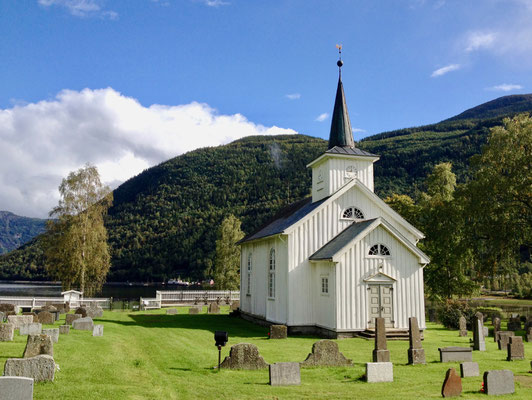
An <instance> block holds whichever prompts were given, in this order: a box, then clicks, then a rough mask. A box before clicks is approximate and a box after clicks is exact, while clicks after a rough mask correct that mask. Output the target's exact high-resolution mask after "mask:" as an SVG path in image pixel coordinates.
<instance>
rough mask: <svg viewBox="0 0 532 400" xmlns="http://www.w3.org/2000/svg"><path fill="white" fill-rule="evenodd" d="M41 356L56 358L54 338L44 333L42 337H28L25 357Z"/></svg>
mask: <svg viewBox="0 0 532 400" xmlns="http://www.w3.org/2000/svg"><path fill="white" fill-rule="evenodd" d="M41 354H46V355H49V356H52V357H53V356H54V344H53V343H52V338H51V337H50V336H48V335H45V334H42V333H41V334H40V335H28V341H27V342H26V348H25V349H24V355H23V357H24V358H30V357H35V356H38V355H41Z"/></svg>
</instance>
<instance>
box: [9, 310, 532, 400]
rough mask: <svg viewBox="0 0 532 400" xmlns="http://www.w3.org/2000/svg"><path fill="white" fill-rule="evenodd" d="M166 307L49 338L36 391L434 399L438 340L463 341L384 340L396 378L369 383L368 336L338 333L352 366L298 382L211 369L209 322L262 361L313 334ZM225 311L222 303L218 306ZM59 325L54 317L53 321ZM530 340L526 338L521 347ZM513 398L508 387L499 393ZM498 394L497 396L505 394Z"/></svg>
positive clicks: (468, 393) (300, 351) (472, 390)
mask: <svg viewBox="0 0 532 400" xmlns="http://www.w3.org/2000/svg"><path fill="white" fill-rule="evenodd" d="M185 311H186V309H180V310H179V313H180V315H175V316H173V315H168V316H167V315H165V314H164V311H151V312H136V313H129V314H128V313H124V312H105V314H104V318H102V320H101V321H99V322H101V323H103V324H104V326H105V329H104V336H103V337H95V338H93V337H91V335H90V333H89V332H86V331H71V333H70V335H68V336H61V337H60V340H59V343H57V344H56V345H55V349H54V353H55V360H56V362H57V363H58V364H59V366H60V368H61V369H60V371H59V372H57V373H56V379H55V382H54V383H39V384H36V386H35V394H34V398H35V399H36V400H38V399H74V398H78V399H81V398H82V399H98V400H102V399H113V400H118V399H177V398H181V399H182V398H187V399H188V398H191V399H193V398H204V399H220V398H238V399H257V398H260V399H262V398H270V399H271V398H281V399H300V398H316V399H317V398H320V399H323V398H329V399H332V398H338V399H342V398H348V397H349V398H379V399H406V398H419V399H426V398H427V399H428V398H441V394H440V391H441V385H442V382H443V378H444V376H445V371H446V370H447V368H450V367H455V368H457V370H458V369H459V364H458V363H447V364H441V363H439V362H438V361H437V360H439V353H438V347H441V346H453V345H461V346H467V345H468V340H469V339H468V338H460V337H458V335H457V332H456V331H447V330H444V329H442V328H441V327H440V326H437V325H434V324H431V325H429V327H430V329H429V330H428V331H426V333H425V338H426V339H425V341H424V342H423V346H424V348H425V352H426V357H427V362H428V363H427V365H416V366H409V365H406V363H407V348H408V343H407V342H404V341H401V342H396V341H394V342H388V348H389V349H390V351H391V358H392V361H393V362H394V379H395V382H393V383H383V384H368V383H365V382H363V381H361V380H360V378H361V376H362V375H363V374H364V363H365V362H367V361H370V358H371V351H372V348H373V342H372V341H366V340H363V339H347V340H339V341H338V345H339V347H340V350H341V351H342V352H343V353H344V354H345V355H346V356H347V357H349V358H352V359H353V360H354V366H353V367H349V368H312V369H302V372H301V379H302V385H301V386H297V387H270V386H269V385H268V371H267V370H262V371H231V370H223V371H221V372H219V373H218V372H216V371H215V370H213V369H212V366H213V365H215V364H216V362H217V351H216V348H215V347H214V340H213V332H214V330H227V331H228V332H229V343H228V346H227V347H225V348H224V349H223V356H225V355H227V354H228V353H229V348H230V346H231V345H234V344H236V343H240V342H248V343H254V344H256V345H257V346H258V347H259V350H260V353H261V355H262V356H263V357H264V359H265V360H266V361H267V362H270V363H274V362H281V361H302V360H304V359H305V357H306V356H307V354H308V353H309V352H310V349H311V347H312V343H314V342H315V341H316V340H317V339H315V338H308V337H307V338H305V337H296V338H289V339H287V340H282V341H280V340H268V339H266V331H267V329H266V328H264V327H259V326H256V325H253V324H250V323H248V322H246V321H243V320H241V319H233V318H230V317H228V316H227V315H190V316H189V315H183V314H184V313H185ZM223 311H225V312H227V309H226V308H225V309H223ZM56 325H57V324H56ZM24 346H25V337H22V336H16V338H15V341H14V342H2V343H0V365H2V366H3V364H4V362H5V360H6V359H7V358H9V357H20V356H21V355H22V353H23V350H24ZM487 349H488V351H486V352H485V353H481V352H475V353H474V360H475V361H478V362H479V365H480V370H481V373H482V371H485V370H488V369H511V370H513V371H514V374H515V375H516V377H517V378H516V380H517V381H518V382H516V394H515V395H513V396H511V398H512V399H527V398H532V376H531V375H530V374H529V373H528V370H529V369H530V361H528V360H524V361H514V362H507V361H505V358H506V352H503V351H499V350H497V346H496V344H495V343H494V342H493V341H492V339H491V338H489V340H487ZM531 353H532V343H525V354H528V355H530V354H531ZM481 381H482V378H481V377H476V378H467V379H464V380H463V381H462V382H463V397H464V398H471V399H473V398H479V393H478V390H479V389H480V385H481ZM505 397H506V398H510V396H505ZM505 397H501V398H505Z"/></svg>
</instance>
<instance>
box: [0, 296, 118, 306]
mask: <svg viewBox="0 0 532 400" xmlns="http://www.w3.org/2000/svg"><path fill="white" fill-rule="evenodd" d="M64 302H65V299H64V297H18V296H2V297H0V304H1V303H8V304H14V305H15V306H17V307H31V308H39V307H42V306H45V305H46V304H49V303H58V304H63V303H64ZM92 304H96V305H99V306H100V307H102V308H104V309H110V308H111V299H109V298H88V299H80V300H77V301H71V302H70V307H80V306H90V305H92Z"/></svg>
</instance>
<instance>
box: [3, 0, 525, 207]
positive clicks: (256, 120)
mask: <svg viewBox="0 0 532 400" xmlns="http://www.w3.org/2000/svg"><path fill="white" fill-rule="evenodd" d="M531 20H532V0H482V1H481V0H477V1H473V0H471V1H467V0H462V1H450V0H446V1H444V0H434V1H430V0H425V1H423V0H394V1H392V0H388V1H385V0H382V1H377V0H372V1H370V0H367V1H347V0H345V1H343V0H329V1H314V0H268V1H258V0H227V1H225V0H224V1H220V0H174V1H172V0H158V1H155V0H129V1H112V0H17V1H9V0H0V89H1V90H0V126H1V125H4V127H3V128H0V145H1V146H2V147H0V158H2V157H1V156H6V154H7V153H9V154H10V155H11V156H12V158H13V159H12V160H10V161H9V164H8V165H7V164H6V163H7V162H6V163H4V164H3V165H2V164H1V163H0V168H1V169H0V183H1V184H3V185H4V186H7V187H10V188H11V190H12V192H13V195H12V196H11V197H1V196H0V209H10V210H12V211H17V212H19V213H25V214H32V215H36V216H37V215H40V216H42V215H43V213H45V211H44V210H45V209H46V208H47V207H48V208H47V209H49V208H50V207H49V205H50V204H49V203H50V201H49V200H47V199H49V198H50V197H52V198H53V197H54V196H55V197H56V194H53V195H51V194H50V193H51V192H50V191H49V189H46V188H49V187H54V188H56V187H57V185H58V183H59V182H58V181H60V177H61V176H64V175H65V174H66V172H68V170H71V169H74V168H77V167H78V166H80V165H82V164H83V163H84V162H87V161H89V162H92V163H95V164H97V165H98V166H99V167H100V169H101V171H103V174H102V175H103V176H104V178H105V179H106V181H107V182H109V183H110V184H112V185H114V186H116V185H117V184H118V183H119V182H121V181H123V180H125V179H127V177H129V176H131V175H132V174H135V173H138V172H140V171H141V170H142V169H144V168H147V167H149V166H151V165H154V164H156V163H158V162H161V161H163V160H164V159H167V158H170V157H172V156H175V155H178V154H180V153H182V152H183V151H188V150H191V149H193V148H196V147H198V146H205V145H217V144H221V143H226V142H228V141H231V140H234V139H235V138H238V137H241V136H246V135H247V134H256V133H260V134H275V133H291V132H298V133H303V134H308V135H312V136H318V137H322V138H327V136H328V133H329V128H330V114H331V111H332V106H333V102H334V93H335V90H336V81H337V77H338V74H337V68H336V65H335V63H336V60H337V50H336V48H335V45H336V44H337V43H341V44H343V60H344V63H345V65H344V67H343V73H342V76H343V82H344V88H345V92H346V96H347V102H348V108H349V112H350V116H351V122H352V126H353V128H354V129H355V132H354V136H355V140H357V139H360V138H362V137H364V136H367V135H369V134H375V133H379V132H382V131H386V130H392V129H398V128H403V127H410V126H417V125H422V124H428V123H433V122H437V121H440V120H442V119H445V118H448V117H451V116H453V115H455V114H458V113H460V112H462V111H464V110H465V109H467V108H470V107H473V106H475V105H478V104H480V103H483V102H485V101H488V100H491V99H494V98H496V97H499V96H502V95H507V94H515V93H529V92H532V89H531V88H532V74H531V72H532V24H531V23H530V21H531ZM43 121H44V122H43ZM168 121H171V122H172V124H170V125H169V124H167V123H166V122H168ZM6 126H7V127H8V128H6ZM117 127H118V128H117ZM140 127H143V128H142V129H141V128H140ZM197 127H200V128H201V129H200V128H198V130H196V128H197ZM161 132H163V133H161ZM164 132H166V133H164ZM176 132H177V133H176ZM235 132H236V133H235ZM174 133H175V134H174ZM154 143H156V145H154ZM104 147H105V149H103V148H104ZM46 151H51V152H54V151H57V152H60V151H64V152H66V153H68V157H67V156H62V157H60V158H61V160H56V159H55V158H57V157H50V156H43V155H42V154H40V153H43V152H46ZM2 153H4V154H2ZM4 158H6V157H4ZM13 163H15V164H13ZM17 163H18V164H17ZM13 165H15V167H16V169H17V170H27V172H26V173H24V174H22V173H15V172H14V168H13ZM32 169H33V170H35V169H37V170H39V175H35V173H34V172H31V170H32ZM117 171H119V172H120V173H118V172H117ZM22 187H24V188H23V189H22ZM54 190H55V189H54ZM8 191H9V190H8ZM54 193H55V192H54ZM30 195H31V196H32V197H33V198H35V199H38V200H35V201H33V200H32V201H31V202H30V203H28V196H30ZM53 200H54V201H56V200H55V199H53ZM21 203H24V204H26V205H25V206H21V205H20V204H21ZM43 204H44V205H43Z"/></svg>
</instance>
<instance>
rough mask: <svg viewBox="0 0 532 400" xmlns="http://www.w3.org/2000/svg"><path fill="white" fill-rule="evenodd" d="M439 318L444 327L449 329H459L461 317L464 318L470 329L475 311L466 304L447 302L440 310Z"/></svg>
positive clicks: (454, 301)
mask: <svg viewBox="0 0 532 400" xmlns="http://www.w3.org/2000/svg"><path fill="white" fill-rule="evenodd" d="M438 316H439V318H440V321H441V323H442V324H443V326H445V327H446V328H449V329H459V327H460V317H461V316H464V317H465V319H466V320H467V325H468V329H470V327H471V324H472V321H473V317H474V316H475V311H474V310H473V309H472V308H471V307H469V305H468V304H467V303H465V302H462V301H458V300H447V301H446V302H445V304H444V305H443V306H442V307H441V308H440V310H439V313H438Z"/></svg>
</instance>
